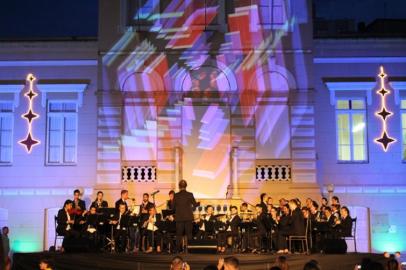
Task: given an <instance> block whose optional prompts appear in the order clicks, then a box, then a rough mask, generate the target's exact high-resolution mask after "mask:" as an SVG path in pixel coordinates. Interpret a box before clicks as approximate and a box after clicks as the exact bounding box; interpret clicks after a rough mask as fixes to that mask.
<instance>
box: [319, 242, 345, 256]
mask: <svg viewBox="0 0 406 270" xmlns="http://www.w3.org/2000/svg"><path fill="white" fill-rule="evenodd" d="M324 252H325V253H326V254H345V253H347V243H346V242H345V240H344V239H326V240H325V241H324Z"/></svg>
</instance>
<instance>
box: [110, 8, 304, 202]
mask: <svg viewBox="0 0 406 270" xmlns="http://www.w3.org/2000/svg"><path fill="white" fill-rule="evenodd" d="M225 2H227V3H225ZM129 6H130V7H129V14H128V18H129V21H128V25H129V26H131V27H132V30H133V31H127V32H125V33H124V34H123V36H122V37H121V38H120V39H118V40H117V41H116V42H115V43H114V44H112V46H111V48H110V51H109V52H108V53H106V54H105V55H104V57H103V59H102V60H103V64H104V66H105V68H106V70H107V74H106V76H105V81H106V83H107V84H111V85H112V87H114V88H116V89H119V90H121V92H122V93H123V96H124V107H125V108H124V110H123V112H124V115H123V119H124V121H123V126H124V127H123V130H124V133H123V134H122V136H121V147H122V152H121V154H122V155H121V157H122V162H125V163H127V164H130V165H137V164H153V165H155V164H156V166H157V171H158V181H159V179H161V181H165V180H163V179H164V178H165V177H164V175H165V174H166V173H167V174H168V175H169V176H168V180H167V181H170V178H171V177H172V176H173V171H174V164H173V159H174V152H173V148H174V146H180V147H181V148H182V156H183V163H182V170H183V171H182V175H183V177H184V178H186V179H188V178H196V177H197V178H199V179H200V181H196V183H201V184H204V183H207V184H214V186H213V189H210V190H204V191H202V193H201V194H199V196H200V197H209V196H211V197H213V196H214V197H218V196H224V194H225V193H226V185H225V184H224V183H227V181H225V180H227V179H228V178H229V177H230V151H231V148H232V147H235V146H238V147H239V159H240V160H241V162H240V163H239V164H240V167H239V168H240V174H241V175H243V174H245V176H244V177H245V178H244V177H242V176H241V177H240V181H242V182H244V181H246V182H251V181H253V180H255V160H256V158H261V159H289V158H290V152H291V151H290V125H289V121H290V119H289V107H288V105H287V101H288V97H289V92H290V90H293V89H295V88H296V80H295V76H294V75H292V73H291V72H289V71H288V69H287V68H286V67H285V66H286V63H285V57H284V55H283V53H281V51H283V50H284V47H283V44H282V39H283V38H284V37H285V38H286V37H287V36H289V35H290V34H291V33H292V29H293V27H294V24H295V23H294V22H295V18H294V17H293V16H291V4H290V1H288V0H274V1H264V0H258V1H251V0H250V1H248V0H246V1H244V0H234V1H217V0H210V1H190V0H185V1H166V2H165V3H162V1H153V0H148V1H129ZM290 39H291V40H290V41H289V43H293V42H295V41H293V37H290ZM298 42H299V43H298V44H295V46H296V45H297V46H299V47H300V46H302V45H301V44H300V42H301V41H300V40H298ZM289 46H293V45H292V44H290V45H289ZM276 138H277V139H276ZM270 148H272V149H271V150H269V149H270ZM258 150H259V151H258ZM208 161H210V162H208ZM170 175H172V176H170ZM172 179H173V177H172Z"/></svg>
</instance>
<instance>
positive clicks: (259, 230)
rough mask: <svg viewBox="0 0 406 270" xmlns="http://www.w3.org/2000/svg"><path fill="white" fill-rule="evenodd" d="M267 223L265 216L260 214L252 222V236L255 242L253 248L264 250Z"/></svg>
mask: <svg viewBox="0 0 406 270" xmlns="http://www.w3.org/2000/svg"><path fill="white" fill-rule="evenodd" d="M268 221H269V220H268V218H267V214H265V213H261V214H260V215H259V216H257V217H256V218H255V219H254V220H253V222H254V227H255V228H256V231H255V232H253V235H252V236H253V237H254V239H255V240H256V242H255V243H254V247H256V248H257V249H265V248H266V238H267V237H266V236H267V235H266V234H267V228H268V227H269V224H268Z"/></svg>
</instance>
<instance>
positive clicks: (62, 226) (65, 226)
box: [56, 200, 79, 248]
mask: <svg viewBox="0 0 406 270" xmlns="http://www.w3.org/2000/svg"><path fill="white" fill-rule="evenodd" d="M72 204H73V203H72V201H71V200H66V201H65V203H64V204H63V208H62V209H60V210H59V211H58V216H57V223H58V224H57V226H56V232H57V233H58V235H63V236H64V238H63V242H62V248H64V247H65V239H67V238H70V237H76V236H78V234H79V233H78V232H76V231H75V230H74V229H73V224H74V219H73V216H72V215H71V214H70V212H71V210H72Z"/></svg>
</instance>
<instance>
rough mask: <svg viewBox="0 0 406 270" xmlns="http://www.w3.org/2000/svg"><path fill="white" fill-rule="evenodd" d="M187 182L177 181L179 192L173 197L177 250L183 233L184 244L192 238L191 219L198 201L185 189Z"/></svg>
mask: <svg viewBox="0 0 406 270" xmlns="http://www.w3.org/2000/svg"><path fill="white" fill-rule="evenodd" d="M186 187H187V182H186V181H185V180H181V181H179V190H180V191H179V192H177V193H176V194H175V198H174V211H175V221H176V245H177V251H178V252H179V251H180V250H181V247H182V243H183V241H182V240H183V235H184V234H185V235H186V237H187V239H186V245H187V242H188V240H191V239H192V229H193V225H192V221H193V210H194V208H195V207H196V206H198V205H199V203H197V202H196V200H195V197H194V196H193V193H191V192H188V191H186Z"/></svg>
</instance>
